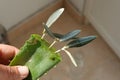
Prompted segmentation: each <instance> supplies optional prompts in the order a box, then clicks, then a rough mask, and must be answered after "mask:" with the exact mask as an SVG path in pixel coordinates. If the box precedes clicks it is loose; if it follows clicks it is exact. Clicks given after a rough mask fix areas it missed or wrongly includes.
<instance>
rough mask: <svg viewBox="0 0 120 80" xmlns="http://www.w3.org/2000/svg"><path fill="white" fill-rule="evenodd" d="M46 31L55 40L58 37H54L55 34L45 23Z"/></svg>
mask: <svg viewBox="0 0 120 80" xmlns="http://www.w3.org/2000/svg"><path fill="white" fill-rule="evenodd" d="M43 26H44V29H45V30H46V32H47V33H48V35H49V36H51V37H52V38H53V39H55V38H56V37H55V36H54V34H53V33H52V31H51V30H50V29H49V28H48V26H47V25H46V24H45V23H43Z"/></svg>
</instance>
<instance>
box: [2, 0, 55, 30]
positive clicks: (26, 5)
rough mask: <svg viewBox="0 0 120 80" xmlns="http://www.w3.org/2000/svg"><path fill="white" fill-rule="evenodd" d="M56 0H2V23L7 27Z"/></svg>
mask: <svg viewBox="0 0 120 80" xmlns="http://www.w3.org/2000/svg"><path fill="white" fill-rule="evenodd" d="M52 1H55V0H0V24H2V25H4V26H5V27H6V29H9V28H11V27H12V26H13V25H15V24H17V23H18V22H20V21H21V20H23V19H25V18H26V17H28V16H29V15H31V14H33V13H34V12H36V11H37V10H39V9H42V8H43V7H44V6H46V5H48V4H49V3H51V2H52Z"/></svg>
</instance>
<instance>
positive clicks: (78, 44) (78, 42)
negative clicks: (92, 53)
mask: <svg viewBox="0 0 120 80" xmlns="http://www.w3.org/2000/svg"><path fill="white" fill-rule="evenodd" d="M94 39H96V36H87V37H82V38H79V39H76V40H73V41H71V42H70V43H68V44H67V47H68V48H73V47H81V46H84V45H86V44H88V43H89V42H91V41H93V40H94Z"/></svg>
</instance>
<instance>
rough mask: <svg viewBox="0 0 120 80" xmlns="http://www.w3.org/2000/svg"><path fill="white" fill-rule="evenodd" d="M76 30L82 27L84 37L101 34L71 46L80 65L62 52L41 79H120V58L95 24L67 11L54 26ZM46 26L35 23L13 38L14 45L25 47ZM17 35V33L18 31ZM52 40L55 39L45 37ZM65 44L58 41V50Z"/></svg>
mask: <svg viewBox="0 0 120 80" xmlns="http://www.w3.org/2000/svg"><path fill="white" fill-rule="evenodd" d="M74 29H80V30H82V32H81V33H80V35H79V36H80V37H81V36H88V35H97V36H98V37H97V39H96V40H94V41H93V42H91V43H90V44H88V45H85V46H83V47H81V48H72V49H68V50H69V51H70V52H71V53H72V55H73V56H74V58H75V60H76V62H77V64H78V67H77V68H76V67H74V65H73V64H72V63H71V61H70V59H69V58H68V56H67V55H66V53H64V52H61V56H62V58H63V60H62V62H60V63H59V64H58V65H57V67H56V68H53V69H51V70H50V71H49V72H48V73H47V75H44V76H42V77H41V78H40V80H120V60H119V58H118V57H117V56H116V55H115V53H114V52H113V51H112V49H111V48H110V47H109V46H108V45H107V44H106V42H105V41H104V40H103V39H102V38H101V36H100V35H99V34H98V33H97V31H96V30H95V29H94V28H93V27H92V26H91V25H88V26H86V25H80V23H79V22H77V21H76V20H75V19H74V18H73V17H72V16H71V15H69V13H68V12H67V11H65V12H64V14H63V15H62V16H61V17H60V19H59V20H58V21H57V22H56V23H55V24H54V25H53V26H52V27H51V30H52V31H53V32H57V33H62V34H64V33H67V32H69V31H71V30H74ZM42 30H43V27H42V26H41V25H39V26H35V27H33V28H30V29H28V30H27V31H23V33H21V36H19V37H17V38H15V39H14V40H12V41H11V45H14V46H16V47H18V48H19V47H21V46H22V45H23V43H24V41H25V40H26V39H28V37H29V36H30V34H31V33H39V34H40V35H42ZM16 34H17V33H16ZM45 39H46V40H48V41H49V42H50V43H52V41H53V40H52V39H51V38H50V37H49V36H46V37H45ZM64 45H65V43H57V44H56V45H55V46H54V47H56V48H57V49H59V48H61V47H62V46H64Z"/></svg>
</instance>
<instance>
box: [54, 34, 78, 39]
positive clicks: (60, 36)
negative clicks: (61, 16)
mask: <svg viewBox="0 0 120 80" xmlns="http://www.w3.org/2000/svg"><path fill="white" fill-rule="evenodd" d="M53 34H54V36H55V37H56V38H58V39H61V38H62V37H63V36H64V35H62V34H59V33H53ZM77 38H78V37H73V38H71V39H77Z"/></svg>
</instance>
